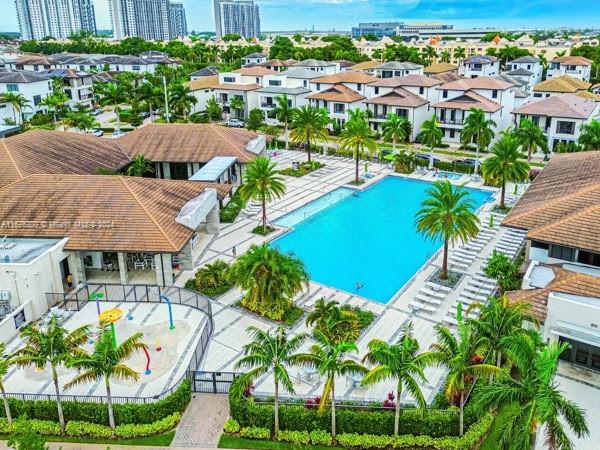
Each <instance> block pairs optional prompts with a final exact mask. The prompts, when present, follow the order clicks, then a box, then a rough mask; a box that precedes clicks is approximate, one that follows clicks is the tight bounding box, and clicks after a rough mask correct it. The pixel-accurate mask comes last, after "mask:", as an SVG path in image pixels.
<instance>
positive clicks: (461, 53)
mask: <svg viewBox="0 0 600 450" xmlns="http://www.w3.org/2000/svg"><path fill="white" fill-rule="evenodd" d="M453 56H454V59H458V60H461V59H463V58H464V57H465V56H467V52H466V50H465V48H464V47H456V48H455V49H454V52H453Z"/></svg>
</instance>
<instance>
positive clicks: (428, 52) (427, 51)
mask: <svg viewBox="0 0 600 450" xmlns="http://www.w3.org/2000/svg"><path fill="white" fill-rule="evenodd" d="M423 56H424V57H425V61H426V63H427V65H430V64H432V63H434V62H435V58H437V52H436V51H435V48H433V47H432V46H431V45H428V46H426V47H425V48H424V49H423Z"/></svg>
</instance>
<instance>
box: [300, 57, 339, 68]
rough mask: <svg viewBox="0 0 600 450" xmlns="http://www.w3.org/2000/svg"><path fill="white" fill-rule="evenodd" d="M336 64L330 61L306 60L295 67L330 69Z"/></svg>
mask: <svg viewBox="0 0 600 450" xmlns="http://www.w3.org/2000/svg"><path fill="white" fill-rule="evenodd" d="M334 65H335V63H334V62H330V61H319V60H318V59H305V60H304V61H298V62H297V63H296V64H294V65H293V66H294V67H330V66H334Z"/></svg>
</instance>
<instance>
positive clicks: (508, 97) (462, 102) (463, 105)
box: [432, 77, 515, 143]
mask: <svg viewBox="0 0 600 450" xmlns="http://www.w3.org/2000/svg"><path fill="white" fill-rule="evenodd" d="M436 89H437V91H438V102H437V103H435V104H433V105H432V107H434V108H435V114H436V117H437V118H438V121H439V122H440V124H441V125H440V126H441V128H442V131H443V132H444V136H443V139H444V141H446V142H455V143H458V142H460V136H461V132H462V129H463V127H464V121H465V119H466V118H467V116H468V115H469V111H470V110H471V108H477V109H481V110H482V111H484V112H485V115H486V117H487V118H488V119H491V120H493V121H494V122H495V123H496V126H495V127H493V131H494V135H495V139H498V137H499V134H500V131H502V130H505V129H507V128H508V127H509V126H510V125H511V123H512V116H511V115H510V112H511V111H512V110H513V109H514V105H515V91H514V85H513V84H511V83H508V82H506V81H503V80H499V79H496V78H492V77H477V78H465V79H461V80H456V81H451V82H449V83H445V84H442V85H440V86H437V87H436Z"/></svg>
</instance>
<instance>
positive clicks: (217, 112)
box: [206, 96, 223, 122]
mask: <svg viewBox="0 0 600 450" xmlns="http://www.w3.org/2000/svg"><path fill="white" fill-rule="evenodd" d="M206 115H207V116H208V120H210V121H211V122H212V121H213V120H220V119H222V118H223V108H221V105H219V103H218V102H217V99H216V98H215V97H214V96H212V97H211V98H209V99H208V101H207V102H206Z"/></svg>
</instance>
